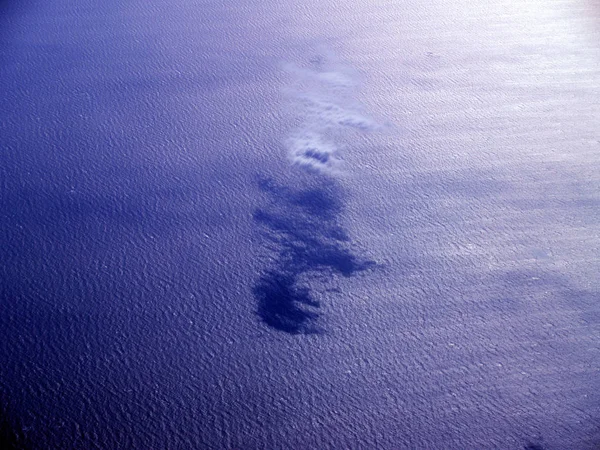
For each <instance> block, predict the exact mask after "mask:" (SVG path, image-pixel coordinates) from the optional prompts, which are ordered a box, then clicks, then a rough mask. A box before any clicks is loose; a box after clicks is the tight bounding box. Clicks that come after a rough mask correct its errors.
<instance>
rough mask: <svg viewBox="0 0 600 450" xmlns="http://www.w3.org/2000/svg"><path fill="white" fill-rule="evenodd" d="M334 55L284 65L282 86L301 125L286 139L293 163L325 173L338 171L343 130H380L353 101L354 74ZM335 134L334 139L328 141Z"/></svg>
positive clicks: (343, 137) (356, 84)
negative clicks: (286, 78)
mask: <svg viewBox="0 0 600 450" xmlns="http://www.w3.org/2000/svg"><path fill="white" fill-rule="evenodd" d="M336 61H337V60H336V59H335V57H327V58H325V57H318V58H315V59H314V60H313V61H311V63H312V67H304V66H298V65H296V64H292V63H288V64H284V65H283V67H284V70H285V71H286V72H287V73H288V74H289V75H291V78H292V80H291V84H290V85H289V86H288V87H287V88H286V89H285V93H286V94H287V96H288V98H289V99H290V106H291V107H292V108H293V112H294V113H295V114H297V115H298V117H299V119H300V120H301V125H300V126H299V127H298V128H297V129H296V130H295V131H294V132H293V133H292V134H291V135H289V136H288V138H287V139H286V147H287V149H288V152H289V157H290V160H291V161H292V163H293V164H295V165H299V166H301V167H303V168H305V169H308V170H311V171H316V172H319V173H325V174H338V173H340V165H341V160H340V158H339V156H338V150H337V149H338V147H339V141H342V142H343V141H344V139H345V136H344V130H346V131H347V130H348V129H349V128H351V129H354V130H355V131H359V132H365V131H372V130H377V129H380V128H381V126H380V125H379V124H378V123H377V122H376V121H375V120H373V119H372V118H371V117H369V116H367V115H366V114H363V113H361V112H360V109H361V108H360V105H359V104H358V102H356V101H355V100H354V94H355V92H354V91H355V89H356V87H357V86H358V83H357V79H358V77H357V76H356V74H355V73H354V72H353V71H352V70H349V69H348V68H346V67H344V66H342V65H341V64H340V63H338V62H336ZM324 136H328V137H330V138H331V139H333V137H335V140H336V142H333V141H330V140H327V139H325V138H324Z"/></svg>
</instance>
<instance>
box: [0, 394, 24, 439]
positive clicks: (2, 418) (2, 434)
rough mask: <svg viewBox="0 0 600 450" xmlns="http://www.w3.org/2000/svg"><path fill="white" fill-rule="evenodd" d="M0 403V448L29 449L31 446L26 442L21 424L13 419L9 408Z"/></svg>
mask: <svg viewBox="0 0 600 450" xmlns="http://www.w3.org/2000/svg"><path fill="white" fill-rule="evenodd" d="M4 403H5V402H4V401H1V403H0V449H2V450H27V449H29V448H30V446H29V445H28V444H26V442H25V438H24V436H23V432H21V431H20V428H21V427H20V426H19V425H18V424H17V423H16V422H15V421H14V420H11V415H10V414H9V411H8V408H7V407H6V405H5V404H4Z"/></svg>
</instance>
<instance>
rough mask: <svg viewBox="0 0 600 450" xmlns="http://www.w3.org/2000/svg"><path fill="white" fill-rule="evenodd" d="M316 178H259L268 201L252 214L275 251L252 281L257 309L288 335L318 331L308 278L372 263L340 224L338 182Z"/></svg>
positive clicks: (351, 272)
mask: <svg viewBox="0 0 600 450" xmlns="http://www.w3.org/2000/svg"><path fill="white" fill-rule="evenodd" d="M315 181H316V182H315V183H314V185H312V186H310V187H307V188H304V189H292V188H289V187H286V186H282V185H279V184H277V183H275V182H274V181H273V180H271V179H262V180H260V181H259V188H260V190H261V191H262V192H264V193H266V194H267V195H268V198H269V200H270V202H269V204H268V205H267V206H266V207H264V208H261V209H257V210H256V211H255V212H254V216H253V218H254V221H255V222H256V223H257V224H258V225H259V226H260V227H261V229H262V230H263V232H264V233H265V235H266V238H267V239H268V241H269V242H270V243H271V244H272V247H273V249H274V250H275V251H276V253H277V256H276V258H275V259H274V261H273V264H272V266H271V267H270V268H268V269H267V270H266V271H265V272H264V273H263V274H262V275H261V276H260V277H259V279H258V281H257V282H256V284H255V285H254V288H253V294H254V297H255V299H256V301H257V303H258V309H257V313H258V316H259V317H260V318H261V320H262V321H263V322H264V323H265V324H267V325H268V326H270V327H272V328H275V329H277V330H280V331H283V332H286V333H291V334H310V333H319V328H318V327H317V326H316V320H317V318H318V317H319V312H318V310H319V307H320V304H319V302H318V301H317V300H315V299H314V297H313V295H312V294H311V289H310V284H311V283H310V280H324V279H329V278H331V277H332V276H334V275H342V276H344V277H351V276H353V275H355V274H357V273H359V272H362V271H365V270H368V269H370V268H373V267H375V266H376V263H375V262H374V261H370V260H368V259H365V258H363V257H361V256H359V255H357V254H356V253H355V252H354V251H353V249H352V245H351V242H350V238H349V236H348V233H347V232H346V231H345V230H344V229H343V227H341V226H340V224H339V214H340V212H341V211H342V209H343V206H344V205H343V193H342V191H341V188H340V187H339V185H338V184H337V183H336V182H335V181H334V180H332V179H329V178H327V177H317V179H315ZM307 279H308V280H309V282H307Z"/></svg>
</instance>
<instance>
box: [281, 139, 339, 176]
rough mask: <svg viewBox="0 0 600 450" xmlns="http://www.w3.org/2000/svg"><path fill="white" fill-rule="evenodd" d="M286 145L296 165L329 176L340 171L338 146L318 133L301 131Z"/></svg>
mask: <svg viewBox="0 0 600 450" xmlns="http://www.w3.org/2000/svg"><path fill="white" fill-rule="evenodd" d="M286 144H287V148H288V150H289V155H290V159H291V160H292V162H293V163H294V164H298V165H299V166H302V167H303V168H305V169H309V170H315V171H318V172H321V173H328V174H332V173H335V172H336V171H338V170H339V166H340V160H339V158H338V156H337V148H336V146H335V145H334V144H333V143H331V142H328V141H326V140H325V139H323V138H322V137H321V136H320V135H319V134H318V133H313V132H310V131H308V132H307V131H299V132H297V133H295V134H293V135H292V136H290V137H289V138H288V140H287V142H286Z"/></svg>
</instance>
